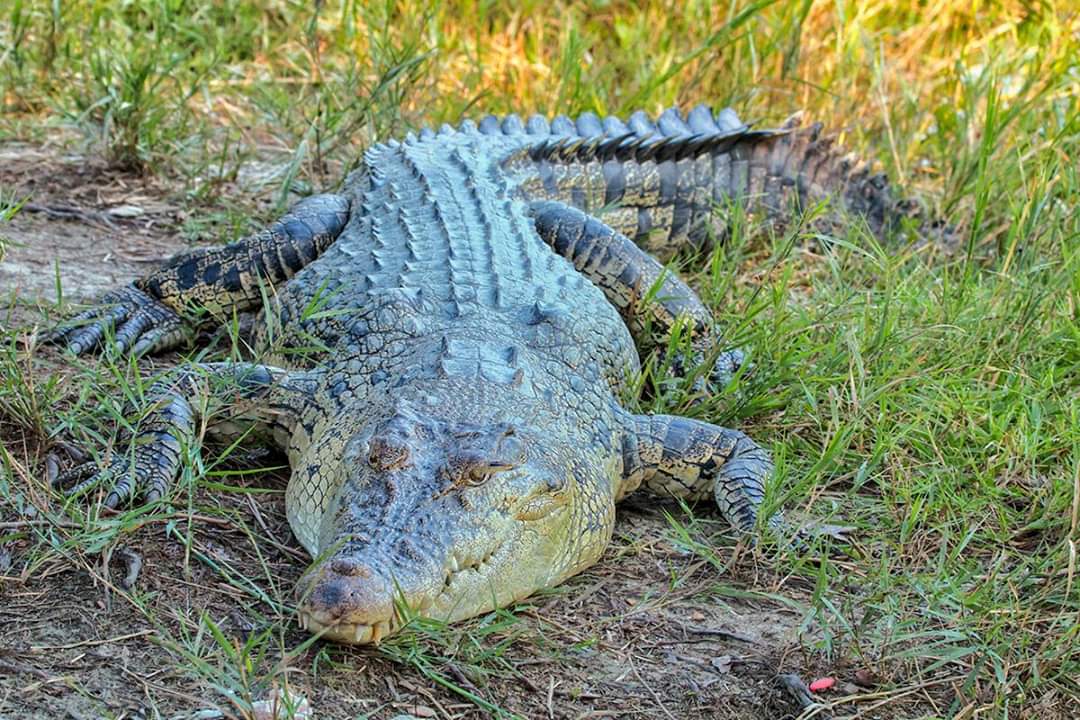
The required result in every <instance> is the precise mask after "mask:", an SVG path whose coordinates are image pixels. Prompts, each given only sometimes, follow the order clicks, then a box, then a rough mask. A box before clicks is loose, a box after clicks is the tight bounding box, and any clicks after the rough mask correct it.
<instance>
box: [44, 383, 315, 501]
mask: <svg viewBox="0 0 1080 720" xmlns="http://www.w3.org/2000/svg"><path fill="white" fill-rule="evenodd" d="M314 387H315V379H314V376H313V375H312V374H311V373H306V372H293V371H285V370H281V369H279V368H275V367H271V366H268V365H258V364H255V363H233V362H221V363H198V364H192V365H186V366H183V367H181V368H178V369H176V370H174V371H173V372H170V373H169V374H167V375H166V376H165V377H164V378H162V379H161V380H158V381H157V382H155V383H154V384H153V385H152V386H151V388H150V390H149V392H148V393H147V400H148V408H149V409H148V411H147V412H146V414H145V415H143V416H142V417H141V419H140V420H138V421H137V422H135V423H133V425H135V426H136V427H137V428H138V429H137V431H136V433H135V435H134V437H133V438H132V440H131V444H130V450H129V452H125V453H123V454H119V453H118V454H115V455H114V456H113V458H112V460H111V462H110V463H109V464H108V465H107V466H106V467H103V468H102V467H99V466H98V464H97V463H96V462H93V461H91V462H87V463H83V464H82V465H78V466H76V467H74V468H72V469H70V470H68V471H67V472H65V473H63V474H61V475H60V476H59V477H58V478H57V479H56V485H57V486H58V487H60V488H65V487H67V486H68V485H71V484H74V487H71V488H70V489H69V490H68V491H67V493H68V495H74V494H77V493H80V492H82V491H83V490H86V489H87V488H90V487H92V486H96V485H99V484H101V483H103V482H110V481H111V482H112V483H113V485H112V488H111V489H110V491H109V494H108V495H107V496H106V497H105V502H104V504H105V506H106V507H110V508H112V507H116V506H117V505H118V504H120V503H121V502H123V501H125V500H127V499H129V498H132V497H134V496H135V495H136V494H137V493H139V492H142V493H143V494H144V495H145V498H146V501H147V502H154V501H155V500H159V499H161V498H162V497H164V496H165V494H166V493H167V492H168V489H169V485H170V484H171V483H172V481H173V480H174V479H175V478H176V476H177V475H178V474H179V472H180V467H181V463H182V460H183V455H184V452H185V450H194V449H196V448H195V440H196V437H197V436H198V424H199V420H200V417H208V418H209V417H213V418H214V422H213V423H212V424H209V425H208V426H207V433H208V434H212V435H215V436H220V437H225V438H229V437H238V436H240V435H241V434H244V433H249V432H252V431H253V430H255V431H258V430H263V431H267V432H265V434H266V435H267V436H269V437H270V438H271V439H272V440H274V441H276V443H277V444H278V445H279V446H282V447H285V445H286V443H287V442H288V438H289V437H290V436H291V433H292V428H293V426H294V425H295V423H296V422H297V419H298V417H299V413H300V409H301V408H302V407H303V403H304V400H305V399H306V398H309V397H310V395H311V393H312V392H313V391H314ZM201 397H206V398H208V399H210V400H212V401H213V402H207V403H204V402H201V401H200V400H199V398H201ZM222 408H223V409H224V410H225V412H224V413H219V412H218V411H219V410H220V409H222Z"/></svg>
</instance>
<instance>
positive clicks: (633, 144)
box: [505, 129, 791, 164]
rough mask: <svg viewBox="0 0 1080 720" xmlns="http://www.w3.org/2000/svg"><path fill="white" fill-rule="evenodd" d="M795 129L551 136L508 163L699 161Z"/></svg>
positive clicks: (522, 151)
mask: <svg viewBox="0 0 1080 720" xmlns="http://www.w3.org/2000/svg"><path fill="white" fill-rule="evenodd" d="M790 132H791V130H788V129H779V130H751V129H745V130H737V131H722V132H717V133H697V134H693V135H652V136H648V135H637V134H634V133H627V134H625V135H619V136H616V137H605V136H603V135H600V136H597V137H591V138H581V137H573V136H569V137H567V136H563V137H548V138H544V139H543V140H541V141H539V142H537V143H535V144H533V145H530V146H528V147H526V148H524V149H522V150H521V151H519V152H516V153H514V154H512V155H511V156H510V157H509V158H507V160H506V161H505V164H513V163H514V162H516V161H520V160H525V159H528V160H531V161H533V162H541V161H544V160H550V161H557V162H580V163H589V162H601V163H602V162H607V161H609V160H615V161H618V162H639V163H643V162H654V163H661V162H666V161H676V162H677V161H679V160H684V159H690V158H696V157H698V156H699V155H702V154H705V153H717V152H723V151H724V150H725V149H727V148H728V147H730V146H732V145H735V144H737V143H738V142H740V141H745V140H752V139H761V138H767V137H775V136H778V135H786V134H788V133H790Z"/></svg>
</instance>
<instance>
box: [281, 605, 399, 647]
mask: <svg viewBox="0 0 1080 720" xmlns="http://www.w3.org/2000/svg"><path fill="white" fill-rule="evenodd" d="M299 615H300V627H302V628H303V629H305V630H307V631H308V632H310V633H312V634H313V635H318V636H319V637H322V638H324V639H327V640H337V641H338V642H342V643H350V644H356V645H366V644H369V643H370V644H375V645H377V644H379V642H380V641H382V639H383V638H384V637H386V636H387V635H389V634H390V633H391V632H393V627H392V624H391V623H390V621H389V620H383V621H382V622H377V623H374V624H371V625H369V624H366V623H351V622H336V623H331V624H329V625H327V624H324V623H321V622H319V621H318V620H316V619H315V617H314V616H313V615H312V614H311V613H309V612H306V611H304V610H301V611H300V613H299Z"/></svg>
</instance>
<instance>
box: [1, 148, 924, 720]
mask: <svg viewBox="0 0 1080 720" xmlns="http://www.w3.org/2000/svg"><path fill="white" fill-rule="evenodd" d="M0 157H2V162H0V185H2V186H4V187H5V188H16V189H17V192H18V195H19V196H29V201H30V202H31V203H33V205H34V206H35V211H33V212H27V211H25V210H24V211H23V212H21V213H20V214H19V215H18V216H17V217H16V218H15V219H14V220H13V221H12V222H11V223H10V224H8V225H7V226H5V227H4V228H3V232H4V234H5V235H6V236H7V238H8V239H9V240H10V241H12V243H13V246H12V247H11V248H10V249H9V253H8V256H7V258H6V259H5V260H4V261H3V263H2V264H0V288H2V289H3V291H4V295H5V297H7V296H8V295H9V293H14V294H16V295H17V296H18V299H19V303H18V304H17V305H16V308H17V310H16V312H15V313H14V314H12V315H9V316H8V317H7V319H6V320H5V321H3V322H4V323H5V324H8V326H9V327H11V326H12V325H14V326H18V327H28V326H29V325H30V324H31V323H34V322H38V321H39V320H40V317H41V316H40V315H39V314H38V312H37V310H35V309H33V308H31V307H30V305H31V304H33V303H36V302H37V301H39V300H44V301H46V302H48V301H51V300H53V299H54V298H55V284H56V263H57V262H58V263H59V274H60V276H61V277H62V279H63V287H64V292H65V294H66V296H68V297H71V298H80V299H88V298H90V297H93V296H95V295H97V294H99V293H101V292H102V291H103V290H105V289H107V288H111V287H115V286H117V285H119V284H122V283H125V282H127V281H129V280H130V279H131V278H133V277H135V276H137V275H139V274H141V273H143V272H145V271H146V269H147V267H148V265H149V264H151V263H154V262H157V261H159V260H161V259H163V258H165V257H167V256H168V255H170V254H171V253H173V252H175V251H177V250H180V249H183V248H184V247H185V246H186V243H185V242H184V240H183V239H182V238H181V236H180V233H179V231H178V222H179V221H180V219H181V215H180V211H178V210H177V209H176V207H175V206H174V205H172V204H171V203H170V200H169V197H170V195H169V193H170V191H169V188H167V187H164V186H163V184H162V183H160V182H158V181H153V180H148V179H146V178H141V177H135V176H130V175H124V174H118V173H115V172H111V171H109V170H107V169H105V168H103V167H100V166H94V165H92V164H91V165H87V164H85V163H84V162H82V161H81V160H79V159H77V158H65V157H60V156H58V155H56V154H55V153H52V152H51V151H49V150H47V149H40V148H32V147H25V146H16V147H7V148H4V149H3V152H2V153H0ZM117 208H119V209H120V210H119V211H117ZM39 353H40V356H41V358H42V359H43V362H42V367H43V369H42V372H43V373H44V372H64V370H65V366H66V365H67V364H69V363H70V362H71V361H69V360H68V359H66V358H64V357H63V356H61V355H59V354H57V353H55V352H54V351H52V350H48V349H44V350H41V351H39ZM79 362H88V363H89V362H94V360H85V361H83V360H80V361H79ZM3 440H4V443H5V445H6V446H7V448H8V450H9V453H10V454H11V456H12V457H14V458H16V460H17V461H18V462H19V463H21V466H22V467H24V468H25V469H26V470H27V472H29V473H31V474H32V473H41V472H43V470H42V468H43V466H44V462H45V453H46V450H47V448H45V447H41V446H40V443H36V442H35V441H34V440H33V439H32V438H29V439H28V438H25V437H17V436H12V437H5V438H4V439H3ZM234 482H237V483H240V484H246V485H249V486H251V487H269V488H271V489H273V490H275V491H274V492H268V493H253V494H241V493H228V494H222V493H214V492H211V491H208V490H205V489H200V490H198V491H197V492H196V494H195V507H196V513H195V516H194V517H193V518H191V519H190V522H187V521H180V522H178V523H176V524H175V525H170V524H169V523H165V522H151V523H148V524H145V525H143V526H141V527H139V528H138V529H137V530H136V531H134V532H132V533H130V534H127V535H125V536H123V541H122V542H123V548H121V547H117V546H113V545H109V546H107V547H106V548H104V551H103V552H102V551H101V549H95V548H78V547H75V548H71V547H67V546H65V545H64V539H65V537H67V531H66V529H65V528H64V527H63V526H50V525H49V524H48V523H45V522H43V521H40V520H34V519H30V520H27V519H26V518H25V517H23V516H19V515H17V514H16V512H15V510H14V509H13V508H2V507H0V511H2V513H3V517H0V527H2V528H4V531H11V530H15V529H23V530H25V529H27V528H29V529H30V531H31V532H32V533H44V534H46V535H47V536H49V537H51V538H53V542H54V546H55V547H58V548H59V550H60V551H59V552H58V553H57V554H55V555H53V556H52V557H51V558H50V559H49V560H47V561H46V562H44V563H39V562H36V561H33V559H31V558H28V557H26V556H25V553H26V552H27V547H28V543H26V542H25V541H20V540H16V541H13V542H9V543H7V544H4V545H3V550H4V553H3V554H4V556H5V557H4V564H3V567H2V569H0V573H2V575H3V576H2V577H0V583H2V584H0V598H2V599H0V614H2V619H3V625H2V627H0V717H11V718H14V717H32V718H59V717H71V718H91V717H116V718H119V717H190V718H195V717H199V718H212V717H221V716H224V717H239V716H242V713H241V711H240V710H238V705H237V704H234V703H233V702H232V701H231V699H230V697H228V695H227V694H225V693H223V691H222V688H224V687H235V686H236V683H233V684H231V685H230V684H229V683H225V682H221V683H217V682H214V676H215V672H217V673H220V677H221V678H225V677H237V676H239V677H242V678H244V679H245V680H244V682H246V683H247V686H248V687H249V689H250V692H251V697H252V698H254V699H260V698H265V697H268V696H270V694H271V693H272V692H273V688H272V687H271V685H272V684H274V683H277V684H280V685H287V686H288V687H289V689H290V691H291V692H292V693H293V694H298V695H302V696H304V697H306V698H307V699H308V700H309V702H310V705H311V708H312V711H313V713H314V715H313V716H314V717H325V718H353V717H375V718H392V717H395V716H398V715H402V714H405V715H412V716H415V717H421V718H427V717H437V718H459V717H484V716H487V715H488V712H487V711H485V710H482V709H480V708H478V707H477V705H476V704H474V703H472V702H469V701H468V700H466V699H464V698H463V697H462V695H461V694H457V693H454V692H451V691H449V690H447V689H446V688H444V687H440V686H439V685H438V684H436V683H435V682H433V681H432V680H431V679H429V677H426V676H425V675H424V674H423V673H421V672H420V671H418V670H417V669H416V666H415V665H409V664H406V663H403V662H394V661H392V660H391V659H390V658H389V657H388V654H387V653H386V652H383V651H380V650H377V649H371V648H348V647H341V646H337V645H333V644H329V643H322V642H316V643H314V644H310V645H307V646H305V643H306V642H307V641H308V636H307V634H306V633H305V632H304V631H302V630H300V629H299V627H298V626H297V625H296V623H295V619H294V618H291V617H289V615H288V614H287V612H279V611H278V610H276V609H275V608H274V606H273V604H272V603H268V602H266V599H267V598H271V599H278V598H280V599H281V600H282V601H284V602H285V603H287V602H288V598H289V592H290V588H291V586H292V584H293V582H294V581H295V580H296V579H297V577H299V575H300V573H301V572H302V571H303V569H304V567H305V563H306V558H305V556H304V553H303V551H302V550H301V549H300V547H299V546H298V544H297V543H296V542H295V540H294V539H293V538H292V535H291V533H290V530H289V528H288V525H287V522H286V520H285V515H284V503H283V495H282V493H281V489H282V477H281V476H280V474H277V475H274V474H272V473H270V474H260V475H252V476H245V477H244V478H242V479H241V480H235V481H234ZM50 502H52V503H55V502H56V501H55V500H52V501H50ZM199 506H203V507H217V508H224V509H226V510H230V511H232V512H228V513H225V514H224V515H218V514H215V515H213V516H212V517H211V516H209V515H207V514H206V513H199V512H198V509H197V508H198V507H199ZM665 511H668V512H672V513H673V514H675V515H676V516H678V517H681V513H680V511H679V510H678V509H677V508H675V507H671V506H668V507H658V506H657V503H655V502H652V501H650V500H649V499H647V498H646V499H644V500H637V501H634V500H631V501H629V502H628V503H627V504H625V506H624V507H622V508H621V509H620V513H619V521H618V525H617V530H616V538H615V540H614V541H613V543H612V545H611V547H610V548H609V549H608V551H607V553H606V554H605V556H604V558H603V559H602V560H601V562H600V563H598V564H597V565H596V566H595V567H594V568H592V569H591V570H589V571H587V572H585V573H583V574H582V575H580V576H579V577H576V578H574V579H573V580H572V581H570V582H568V583H566V584H565V585H564V586H562V587H560V588H558V589H556V590H554V591H551V592H550V593H547V594H545V595H542V596H540V597H536V598H532V599H531V600H530V601H529V602H527V603H525V604H523V605H521V606H519V607H518V608H517V609H516V610H515V612H514V617H515V618H516V620H515V621H514V622H510V623H508V624H507V625H506V627H505V628H504V629H501V630H496V631H494V632H490V633H489V634H487V636H486V639H485V641H484V643H485V644H484V647H485V648H487V649H488V650H491V649H493V648H498V652H499V653H501V660H498V661H496V662H495V664H496V665H497V667H499V668H502V669H500V670H497V671H495V672H492V673H490V674H487V675H484V674H482V673H479V672H477V671H476V670H475V666H476V665H477V664H482V663H476V662H472V663H470V662H469V657H468V656H469V652H472V653H473V654H476V652H477V651H475V650H472V651H469V650H468V648H469V647H471V645H470V642H471V641H470V640H469V637H470V636H469V635H468V634H462V635H461V637H460V638H457V636H456V635H455V633H457V632H458V631H457V630H456V629H452V630H451V631H450V634H449V635H448V637H450V638H451V642H450V644H451V649H450V651H449V652H448V649H447V647H445V646H441V647H439V648H437V649H435V650H428V651H426V652H427V653H428V656H429V657H430V658H431V661H430V662H431V665H432V667H434V668H435V669H436V670H437V671H438V672H439V673H440V674H441V675H442V676H443V677H446V678H449V679H450V680H451V681H452V682H454V683H455V684H457V685H459V686H460V687H462V688H464V689H465V690H467V691H469V692H472V693H475V694H476V695H478V696H480V697H483V698H485V699H486V700H488V701H490V702H492V703H495V704H496V705H499V706H501V707H502V708H504V709H505V710H507V711H509V712H512V713H517V714H520V715H521V716H523V717H527V718H585V717H648V718H661V717H665V718H689V717H713V718H783V717H796V716H798V715H799V713H800V710H801V709H800V707H799V706H798V704H796V703H795V702H794V701H793V700H792V697H791V693H790V692H789V691H788V690H785V689H784V688H783V687H782V686H781V684H780V683H779V682H778V680H777V675H778V673H790V672H794V673H797V674H798V675H799V676H801V677H802V678H804V679H806V680H807V681H809V680H810V679H812V678H815V677H819V676H820V675H823V674H831V675H836V676H838V677H839V678H841V687H843V688H844V689H845V690H846V691H847V692H856V691H857V690H856V689H855V688H854V687H853V686H852V685H851V684H850V681H849V680H850V679H851V678H853V677H854V675H853V673H854V670H855V668H854V667H851V666H846V665H845V663H843V662H840V663H837V662H836V661H834V662H833V664H832V665H831V666H830V665H828V664H826V662H825V660H824V658H823V656H821V655H818V654H813V653H807V652H804V650H802V649H801V648H802V647H803V644H802V643H800V639H799V637H798V636H797V633H798V630H799V626H800V623H801V621H802V612H801V610H800V609H799V608H803V607H805V603H806V602H807V601H808V598H809V593H810V590H811V589H812V588H810V587H809V586H808V585H807V584H806V583H805V582H801V581H795V580H785V578H782V577H779V576H778V575H777V574H776V571H775V570H773V569H771V568H767V567H765V566H763V565H761V564H760V563H758V562H756V561H755V559H754V557H755V556H754V553H752V552H748V551H746V550H745V549H742V554H741V556H740V557H739V558H738V559H736V560H735V561H734V562H732V563H731V566H730V567H729V568H728V569H727V571H726V572H723V573H722V572H721V571H720V570H718V569H717V568H715V567H714V566H713V565H712V564H710V563H708V562H706V561H704V560H703V559H702V558H701V557H700V556H698V555H696V554H692V553H689V552H687V551H685V550H683V549H681V548H679V547H678V546H677V545H676V544H675V543H674V542H673V541H672V538H671V533H670V529H669V528H670V526H669V523H668V521H667V519H666V518H665ZM700 514H701V515H702V516H703V517H708V518H710V520H709V522H708V526H707V527H708V528H709V529H710V530H711V531H712V530H717V529H719V528H721V527H722V524H721V523H720V522H719V520H715V521H714V520H712V519H711V518H712V515H711V513H709V511H708V510H707V509H703V510H701V511H700ZM230 517H232V518H240V520H235V521H233V520H228V519H226V518H230ZM684 519H685V518H684ZM2 539H3V538H2V533H0V540H2ZM724 542H725V545H724V547H722V548H720V550H719V554H720V556H721V557H728V556H729V555H730V553H731V552H732V550H733V549H734V547H735V546H734V544H733V542H732V541H730V540H725V541H724ZM124 548H127V549H130V550H132V551H134V552H136V553H137V554H138V555H139V556H140V557H141V559H142V569H141V572H140V573H139V575H138V578H137V580H136V581H135V583H134V585H133V586H132V587H131V588H130V589H125V588H124V587H123V583H122V582H121V581H122V579H123V576H124V575H125V573H126V570H125V566H124V564H123V563H122V562H121V560H122V558H123V556H124V552H125V551H124ZM234 571H235V572H236V573H238V574H240V575H244V576H246V577H247V580H244V581H241V580H237V579H236V578H235V577H234V576H232V575H230V574H229V573H230V572H234ZM229 578H232V580H231V581H230V580H229ZM722 588H734V589H736V590H745V591H755V590H757V591H764V592H766V593H777V594H778V595H782V596H784V597H786V598H787V600H786V602H781V600H780V599H776V600H771V599H757V598H746V597H737V596H736V595H737V594H736V593H735V592H732V591H730V590H729V591H724V590H723V589H722ZM204 616H205V617H207V618H210V619H211V620H213V622H214V623H215V624H216V625H217V626H218V627H219V628H220V629H221V632H222V634H223V636H224V639H225V642H226V644H227V645H231V646H232V647H233V648H236V649H237V650H236V651H237V652H238V653H241V650H242V648H243V647H244V645H245V642H246V640H247V639H249V638H251V637H252V636H258V635H259V634H260V633H264V632H265V633H268V634H269V636H270V637H271V638H272V640H271V641H270V642H269V643H264V647H266V646H269V647H272V648H274V650H273V651H271V652H269V653H265V654H263V655H259V656H255V657H251V658H242V659H235V658H234V659H229V658H227V657H226V654H225V653H223V652H222V651H221V647H220V642H218V643H217V644H215V642H214V641H212V640H211V639H210V638H208V637H207V636H206V634H205V633H203V634H202V635H200V634H199V627H200V618H202V617H204ZM483 627H484V626H483V623H482V622H474V623H471V624H466V626H465V628H466V629H465V630H463V631H461V632H462V633H466V632H472V633H473V634H475V633H476V632H477V631H478V629H479V630H482V629H483ZM455 638H456V640H455ZM455 641H456V642H458V643H459V644H458V645H456V646H455V645H454V644H453V643H454V642H455ZM174 643H179V644H180V645H181V646H182V647H184V648H186V650H187V652H190V653H192V654H191V655H184V654H183V651H181V650H178V649H177V647H175V646H174ZM501 643H506V647H505V648H503V647H502V645H501ZM421 648H423V646H421ZM399 650H400V652H401V653H402V654H407V653H408V652H409V649H408V648H403V649H399ZM455 653H456V654H455ZM448 654H449V655H451V656H452V657H451V658H450V659H447V655H448ZM193 658H194V659H193ZM197 658H201V659H202V660H203V661H205V662H206V663H207V664H208V665H207V668H209V670H207V669H206V668H204V669H203V670H202V671H199V670H198V662H196V659H197ZM454 658H457V659H454ZM215 668H216V670H215ZM844 678H848V680H844ZM904 707H905V706H904V704H903V703H900V704H898V705H894V706H891V707H890V708H889V711H888V712H887V713H885V714H883V715H876V714H873V713H872V714H871V715H866V716H865V717H871V716H873V717H913V716H918V715H921V713H917V712H915V711H914V708H911V707H910V706H909V709H911V711H912V714H910V715H908V714H903V711H904ZM199 711H204V712H202V714H199ZM897 712H901V714H896V713H897ZM824 716H825V715H822V717H824Z"/></svg>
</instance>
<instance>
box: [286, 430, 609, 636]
mask: <svg viewBox="0 0 1080 720" xmlns="http://www.w3.org/2000/svg"><path fill="white" fill-rule="evenodd" d="M519 417H520V414H519ZM550 420H551V418H550V417H549V418H546V419H545V421H543V422H540V423H539V426H542V427H544V428H545V432H543V433H541V432H540V431H539V430H537V429H534V428H533V427H530V426H527V425H522V424H519V423H507V422H496V421H492V422H483V421H480V422H477V421H475V420H467V421H466V420H464V419H463V418H462V415H461V413H458V415H457V417H453V418H445V417H444V418H434V417H430V416H425V415H423V414H420V413H417V412H413V411H411V410H404V411H402V410H400V409H399V410H398V411H397V412H395V413H394V414H392V415H391V416H390V417H388V418H383V419H382V420H381V421H378V422H376V423H374V424H373V426H371V427H369V428H365V429H362V430H361V431H359V432H357V433H355V434H354V435H353V436H352V437H351V439H350V440H349V441H348V442H346V443H345V444H344V447H345V451H344V454H343V456H342V457H341V463H340V469H341V472H342V473H343V478H342V481H341V484H340V486H339V489H338V490H337V492H336V495H335V497H334V499H333V500H332V501H331V502H330V503H329V505H328V506H327V508H326V511H325V512H324V513H323V515H322V518H321V521H320V525H319V527H320V530H319V541H318V550H319V558H318V559H317V561H316V562H315V564H314V565H312V567H311V568H310V569H309V570H308V572H307V573H306V574H305V576H304V578H303V579H302V580H301V582H300V584H299V586H298V594H299V597H300V601H299V612H300V621H301V624H303V625H304V626H305V627H307V628H308V629H309V630H312V631H314V632H322V633H323V636H324V637H329V638H332V639H336V640H339V641H341V642H348V643H369V642H375V643H377V642H379V641H380V640H381V639H382V638H383V637H385V636H386V635H388V634H390V633H392V632H394V631H395V630H397V629H398V628H399V627H401V625H402V624H403V622H404V621H405V620H406V619H407V618H408V617H410V616H422V617H430V618H435V619H439V620H444V621H447V622H451V621H455V620H460V619H464V618H468V617H472V616H474V615H477V614H480V613H483V612H487V611H489V610H492V609H494V608H497V607H503V606H505V605H507V604H509V603H512V602H514V601H516V600H520V599H521V598H524V597H526V596H527V595H529V594H531V593H533V592H534V591H536V590H538V589H540V588H544V587H549V586H552V585H554V584H556V583H558V582H559V581H561V580H563V579H564V578H566V577H569V576H570V575H573V574H574V573H576V572H579V571H580V570H581V569H583V568H584V567H587V566H588V565H590V564H592V563H593V562H595V560H596V559H597V558H598V557H599V555H600V553H601V552H602V551H603V549H604V547H605V546H606V545H607V542H608V540H609V538H610V535H611V528H612V524H613V520H614V503H613V499H612V494H611V481H610V479H608V478H609V477H610V475H608V476H607V477H605V472H604V468H603V465H604V461H603V460H600V462H599V463H598V462H597V459H596V458H590V457H589V456H588V453H589V452H590V449H589V447H588V445H589V444H588V443H582V442H580V441H577V442H573V441H571V440H569V439H567V440H566V441H562V442H560V440H559V433H558V432H557V431H556V430H557V429H553V428H552V427H551V426H550V422H549V421H550ZM568 437H569V436H568ZM612 462H613V461H612ZM608 469H609V470H610V468H608Z"/></svg>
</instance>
